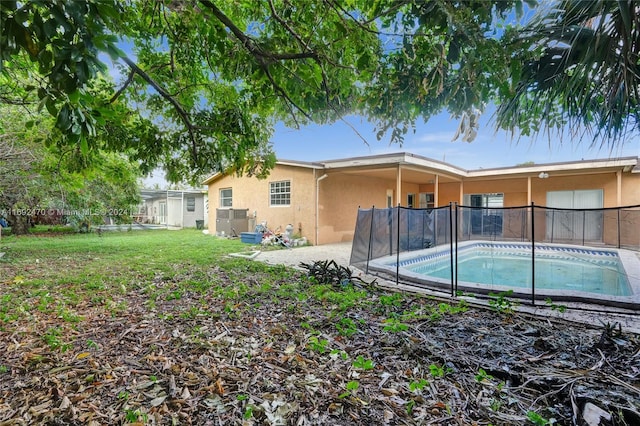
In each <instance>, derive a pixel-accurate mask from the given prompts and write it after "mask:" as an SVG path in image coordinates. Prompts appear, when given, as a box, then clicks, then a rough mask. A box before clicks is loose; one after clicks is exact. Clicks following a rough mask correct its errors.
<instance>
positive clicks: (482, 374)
mask: <svg viewBox="0 0 640 426" xmlns="http://www.w3.org/2000/svg"><path fill="white" fill-rule="evenodd" d="M475 379H476V382H478V383H482V382H487V381H490V380H491V379H493V376H492V375H490V374H488V373H487V372H486V371H484V370H483V369H482V368H479V369H478V374H476V375H475Z"/></svg>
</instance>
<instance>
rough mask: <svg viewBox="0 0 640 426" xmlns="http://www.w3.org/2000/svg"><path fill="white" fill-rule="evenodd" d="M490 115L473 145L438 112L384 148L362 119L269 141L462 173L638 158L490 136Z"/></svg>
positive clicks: (634, 144)
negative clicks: (400, 156) (442, 165)
mask: <svg viewBox="0 0 640 426" xmlns="http://www.w3.org/2000/svg"><path fill="white" fill-rule="evenodd" d="M492 114H493V110H488V111H486V112H485V113H484V114H483V115H482V117H481V120H480V128H479V131H478V135H477V136H476V138H475V140H474V141H473V142H470V143H468V142H463V141H461V140H460V139H458V140H456V141H452V139H453V136H454V135H455V133H456V130H457V128H458V125H459V123H460V122H459V120H457V119H454V118H451V117H450V115H449V114H448V113H442V114H439V115H437V116H435V117H433V118H432V119H431V120H429V121H428V122H427V123H424V122H420V123H417V125H416V131H415V133H413V132H411V131H410V132H409V133H407V134H406V135H405V142H404V144H403V145H402V146H400V145H398V144H393V145H390V144H389V138H388V137H387V138H386V139H383V140H377V139H376V135H375V131H374V125H373V124H372V123H369V122H367V121H366V120H365V119H363V118H362V117H358V116H349V117H346V118H345V121H347V122H349V124H350V125H351V126H353V127H354V128H356V129H357V131H358V133H359V134H360V135H362V136H363V137H364V138H365V139H367V143H365V142H364V141H363V140H362V138H360V136H359V135H358V133H356V132H355V131H354V130H353V129H352V128H351V127H350V126H349V125H347V124H345V123H343V122H340V121H338V122H336V123H333V124H326V125H317V124H313V125H308V126H304V127H301V128H300V129H294V128H289V127H286V126H285V125H283V124H277V125H276V127H275V132H274V134H273V137H272V139H271V142H272V144H273V148H274V150H275V153H276V156H277V157H278V159H279V160H297V161H309V162H311V161H319V162H321V161H323V160H335V159H341V158H350V157H361V156H368V155H376V154H385V153H395V152H409V153H411V154H416V155H421V156H423V157H428V158H431V159H434V160H438V161H443V162H446V163H449V164H451V165H453V166H456V167H459V168H462V169H466V170H477V169H489V168H495V167H509V166H515V165H516V164H522V163H526V162H534V163H535V164H545V163H556V162H565V161H580V160H594V159H606V158H615V157H632V156H633V157H635V156H640V135H636V136H635V137H633V138H631V139H628V140H623V141H620V142H619V143H617V144H616V145H615V146H614V147H613V148H611V147H609V146H604V147H602V146H600V145H597V146H591V145H592V143H593V141H592V140H591V139H588V138H583V139H572V138H570V137H567V136H566V135H565V136H564V137H563V138H562V140H560V139H559V138H558V137H551V138H549V136H548V135H547V134H544V135H538V136H537V137H535V138H525V137H522V138H520V139H519V140H518V139H514V138H512V137H511V134H510V133H507V132H504V131H499V132H496V131H495V127H494V125H493V124H492V122H491V116H492ZM156 183H157V184H158V185H159V186H160V188H166V187H167V185H168V184H167V183H166V182H165V181H164V179H163V173H162V172H161V171H159V170H158V171H156V172H154V173H153V175H152V176H150V177H147V178H146V179H145V180H144V185H145V186H147V187H152V186H153V185H154V184H156Z"/></svg>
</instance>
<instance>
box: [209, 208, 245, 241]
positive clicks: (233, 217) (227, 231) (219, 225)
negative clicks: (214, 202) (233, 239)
mask: <svg viewBox="0 0 640 426" xmlns="http://www.w3.org/2000/svg"><path fill="white" fill-rule="evenodd" d="M247 231H249V209H216V234H219V235H221V234H223V233H224V235H234V234H235V235H236V236H237V235H240V234H241V233H242V232H247Z"/></svg>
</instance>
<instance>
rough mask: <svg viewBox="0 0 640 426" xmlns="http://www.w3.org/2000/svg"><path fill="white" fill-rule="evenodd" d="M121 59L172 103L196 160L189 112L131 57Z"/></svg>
mask: <svg viewBox="0 0 640 426" xmlns="http://www.w3.org/2000/svg"><path fill="white" fill-rule="evenodd" d="M122 60H123V61H124V62H125V63H126V64H127V65H129V68H131V70H132V71H133V72H135V73H136V74H138V75H139V76H140V77H142V79H143V80H144V81H146V82H147V83H149V84H150V85H151V87H153V88H154V89H156V91H157V92H158V93H159V94H160V96H162V97H163V98H164V99H166V100H167V101H168V102H169V103H170V104H171V105H173V107H174V108H175V110H176V112H177V113H178V115H179V116H180V118H181V119H182V122H183V123H184V125H185V126H187V130H188V132H189V138H190V139H191V149H192V154H193V159H194V161H196V162H197V158H198V148H197V145H196V136H195V127H194V126H193V124H192V123H191V120H190V119H189V113H187V111H185V109H184V108H183V107H182V105H180V103H179V102H178V101H177V100H176V99H175V98H174V97H173V96H171V95H170V94H169V93H168V92H167V91H166V90H164V88H162V87H161V86H160V85H159V84H158V83H157V82H156V81H155V80H153V79H152V78H151V77H150V76H149V74H147V73H146V72H144V71H143V70H142V69H141V68H140V67H139V66H138V65H136V63H135V62H133V61H132V60H131V59H129V58H127V57H126V56H125V57H123V58H122Z"/></svg>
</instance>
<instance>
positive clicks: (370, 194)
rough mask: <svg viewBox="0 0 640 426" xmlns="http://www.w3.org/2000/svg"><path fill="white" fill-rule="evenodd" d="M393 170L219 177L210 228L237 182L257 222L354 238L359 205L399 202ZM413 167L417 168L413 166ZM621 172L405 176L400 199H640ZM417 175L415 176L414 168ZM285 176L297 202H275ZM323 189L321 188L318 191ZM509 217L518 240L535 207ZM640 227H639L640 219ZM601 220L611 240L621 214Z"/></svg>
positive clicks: (638, 176)
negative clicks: (273, 192) (276, 185)
mask: <svg viewBox="0 0 640 426" xmlns="http://www.w3.org/2000/svg"><path fill="white" fill-rule="evenodd" d="M388 168H389V167H387V168H386V169H385V168H380V172H379V173H378V176H376V173H374V172H372V169H371V168H369V169H361V170H364V171H363V172H359V169H358V168H357V167H356V166H354V167H344V168H343V167H341V168H339V169H338V168H336V169H331V168H322V167H319V168H312V167H309V166H302V165H301V166H297V165H291V164H277V165H276V166H275V168H274V169H273V171H272V172H271V174H270V176H269V178H267V179H266V180H258V179H256V178H253V177H252V178H249V177H237V176H222V177H218V178H216V179H214V180H212V181H211V182H210V183H209V192H208V197H209V231H210V232H211V233H215V228H216V218H215V215H216V209H217V208H219V207H220V190H221V189H223V188H232V190H233V195H232V197H233V206H232V207H233V208H234V209H248V210H249V215H250V216H253V214H254V212H255V213H256V217H255V222H254V223H260V222H263V221H266V222H267V226H268V227H269V228H270V229H272V230H275V229H277V228H280V230H282V231H284V229H285V227H286V225H287V224H292V225H293V227H294V232H296V233H299V234H300V235H301V236H304V237H306V238H307V239H308V240H309V241H310V242H312V243H314V244H329V243H336V242H342V241H351V240H352V239H353V233H354V228H355V221H356V216H357V210H358V208H359V207H362V208H371V206H375V207H376V208H386V207H387V193H388V192H391V193H393V204H394V205H395V204H396V202H397V200H398V198H397V196H396V195H397V194H396V191H397V184H396V181H395V178H390V177H389V176H390V174H389V173H388ZM413 170H414V171H415V168H414V169H413ZM609 170H611V169H609ZM619 173H620V172H616V171H607V172H600V173H597V172H596V171H595V170H594V171H593V173H588V174H585V169H577V170H576V171H575V172H572V171H571V170H562V171H554V172H553V173H550V176H549V177H548V178H545V179H541V178H539V177H538V176H537V172H536V174H535V175H533V176H532V174H533V173H532V174H529V175H528V176H527V175H525V174H524V173H521V172H519V171H515V172H514V173H513V174H508V173H504V172H503V171H499V172H497V173H496V177H491V176H490V175H485V176H483V177H477V176H475V177H474V176H471V177H469V176H467V177H461V180H460V181H459V182H442V181H440V182H439V183H438V185H437V188H436V187H435V186H436V185H435V184H433V183H420V184H419V183H414V182H401V184H400V201H401V203H400V204H401V205H402V206H406V205H407V195H408V194H410V193H411V194H416V199H415V203H416V207H417V204H418V202H419V200H418V194H419V193H437V200H436V201H437V203H436V207H443V206H447V205H449V203H458V204H462V203H463V199H462V196H463V195H470V194H488V193H502V194H504V206H505V207H518V206H528V203H529V201H532V202H533V203H534V204H535V205H537V206H546V205H547V192H549V191H566V190H593V189H601V190H602V191H603V203H604V207H616V206H618V205H619V204H620V205H637V204H640V173H634V174H632V173H629V172H624V173H622V174H621V190H620V192H618V179H619V177H620V174H619ZM383 176H384V177H383ZM400 176H402V173H400ZM432 176H433V171H428V172H427V171H425V182H427V180H431V178H432ZM413 177H414V179H415V173H414V176H413ZM285 180H289V181H290V182H291V204H290V205H289V206H270V205H269V204H270V203H269V184H270V183H271V182H276V181H285ZM318 188H319V192H317V189H318ZM529 189H530V191H531V192H530V193H529ZM316 197H317V210H316ZM619 199H620V200H621V202H620V203H619ZM316 213H317V216H316ZM545 214H546V213H545V211H544V210H542V209H539V210H536V215H537V216H536V237H537V238H544V236H545V233H546V229H545V227H546V225H547V221H546V219H545V217H546V216H545ZM506 215H507V213H505V223H504V227H503V236H504V237H512V238H520V237H521V236H522V235H521V234H522V232H526V231H527V229H526V226H527V225H528V224H529V223H530V222H529V221H530V216H529V215H530V213H528V212H524V213H523V212H522V211H516V210H513V213H509V214H508V215H509V218H508V220H509V223H508V224H507V222H506V220H507V217H506ZM616 216H617V213H616ZM630 217H631V216H630ZM634 217H635V216H634ZM614 219H615V220H614ZM316 220H317V229H316ZM633 220H636V219H633ZM250 223H251V222H250ZM637 225H638V227H640V224H637ZM602 226H603V228H602V234H603V239H604V241H605V242H608V243H611V241H614V240H613V239H614V238H615V239H617V238H618V230H617V217H616V218H611V217H609V216H607V215H606V214H605V215H604V216H603V221H602ZM630 226H632V225H630ZM636 229H637V228H636ZM523 230H524V231H523ZM628 234H633V235H622V238H623V239H625V238H626V239H629V240H630V241H632V242H633V243H634V244H636V245H637V242H636V241H635V240H638V239H640V236H638V235H636V234H638V233H637V232H635V233H628ZM316 236H317V239H316ZM615 241H617V240H615ZM623 244H624V242H623Z"/></svg>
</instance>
